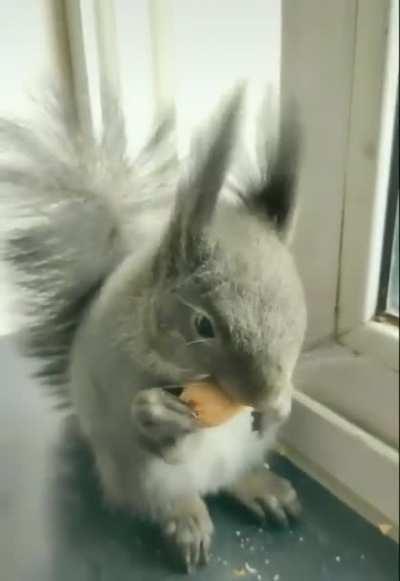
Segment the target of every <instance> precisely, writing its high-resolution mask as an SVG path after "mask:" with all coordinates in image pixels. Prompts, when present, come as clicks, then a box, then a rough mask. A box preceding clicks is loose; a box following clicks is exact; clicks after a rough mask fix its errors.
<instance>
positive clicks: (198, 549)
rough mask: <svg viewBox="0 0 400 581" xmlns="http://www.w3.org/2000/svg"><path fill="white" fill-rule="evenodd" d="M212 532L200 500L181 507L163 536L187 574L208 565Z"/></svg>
mask: <svg viewBox="0 0 400 581" xmlns="http://www.w3.org/2000/svg"><path fill="white" fill-rule="evenodd" d="M213 530H214V526H213V523H212V521H211V518H210V515H209V514H208V510H207V507H206V505H205V503H204V501H203V500H202V499H201V498H199V497H194V498H191V499H186V500H184V501H182V502H180V503H178V504H177V505H176V507H175V509H174V511H173V514H172V515H171V516H170V518H169V519H168V520H167V522H166V525H165V528H164V533H165V535H166V537H167V540H168V541H169V542H170V543H172V545H173V548H174V549H175V550H176V551H178V557H179V559H180V560H181V561H183V564H184V566H185V568H186V571H187V572H188V573H190V572H191V571H192V570H193V569H194V568H196V567H198V566H200V565H206V564H207V563H208V560H209V550H210V545H211V537H212V534H213Z"/></svg>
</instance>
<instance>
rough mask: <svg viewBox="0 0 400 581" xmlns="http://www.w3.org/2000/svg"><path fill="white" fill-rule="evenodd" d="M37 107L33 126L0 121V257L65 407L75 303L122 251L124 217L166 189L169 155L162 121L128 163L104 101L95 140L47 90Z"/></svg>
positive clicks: (43, 369)
mask: <svg viewBox="0 0 400 581" xmlns="http://www.w3.org/2000/svg"><path fill="white" fill-rule="evenodd" d="M45 109H46V115H45V118H44V121H45V122H44V123H41V124H40V129H32V128H30V127H28V126H26V125H21V124H19V123H17V122H13V121H9V120H0V213H1V214H2V215H3V217H4V216H5V215H6V216H7V219H6V220H5V223H6V227H7V233H6V244H5V259H6V261H8V262H9V263H10V264H11V265H12V267H13V272H14V273H15V280H16V282H17V285H18V287H19V288H20V289H21V290H22V291H23V292H22V299H23V310H24V314H25V315H26V316H27V325H26V333H25V334H24V341H23V345H24V349H25V352H26V353H27V354H29V355H31V356H34V357H35V358H37V359H38V360H39V361H40V368H39V372H38V375H39V376H40V377H41V378H42V380H43V381H44V382H45V383H46V384H48V385H51V386H53V387H54V391H55V392H56V393H57V394H58V395H59V400H58V401H59V403H60V404H61V405H64V404H67V405H68V390H67V389H66V386H67V384H68V367H69V353H70V349H71V345H72V342H73V339H74V335H75V332H76V330H77V327H78V325H79V322H80V321H81V318H82V316H83V313H84V311H85V308H86V307H87V305H88V303H89V302H90V301H91V299H92V298H93V296H94V294H95V293H96V292H97V290H98V289H99V287H100V286H101V285H102V283H103V281H104V280H105V279H106V278H107V276H108V275H109V273H110V272H111V271H112V270H113V269H114V268H115V267H116V265H117V264H118V263H119V262H120V260H121V259H122V257H123V256H124V255H125V254H126V252H127V243H126V238H127V232H129V231H130V230H129V229H130V228H131V226H132V225H131V224H128V221H127V218H126V217H127V216H129V219H130V220H132V218H131V217H132V216H133V215H134V214H135V212H136V210H137V208H138V207H139V206H141V205H142V204H147V203H156V202H157V201H159V200H160V199H161V198H162V197H163V196H166V195H168V193H170V192H171V187H169V188H168V186H167V184H169V185H170V184H171V180H173V175H174V173H175V158H174V155H173V154H172V155H171V149H170V148H169V147H168V146H166V144H168V139H167V137H168V136H169V134H170V129H171V126H170V123H169V122H168V121H167V122H164V123H162V124H161V125H160V127H159V128H158V129H157V130H156V132H155V133H154V135H153V137H152V138H151V140H150V141H149V143H148V144H147V146H146V147H145V148H144V150H143V151H142V152H141V154H140V156H139V159H137V160H136V162H134V163H131V162H130V161H129V160H128V159H127V158H126V153H125V151H126V144H125V134H124V128H123V120H122V116H121V115H120V113H119V109H118V107H117V106H116V105H115V104H113V103H112V102H111V101H110V104H109V107H108V110H107V111H106V114H105V116H104V119H103V121H104V123H103V127H104V128H103V132H102V135H101V136H100V137H99V138H98V139H96V140H94V139H91V138H89V137H88V136H86V135H83V133H82V132H81V131H80V128H79V126H78V123H77V120H76V115H75V109H74V107H73V105H72V103H71V102H66V101H64V100H63V99H61V98H60V97H59V95H57V94H55V93H54V92H52V94H51V96H50V98H49V99H47V100H46V108H45ZM42 121H43V120H42Z"/></svg>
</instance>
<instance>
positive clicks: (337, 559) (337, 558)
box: [335, 555, 342, 563]
mask: <svg viewBox="0 0 400 581" xmlns="http://www.w3.org/2000/svg"><path fill="white" fill-rule="evenodd" d="M335 560H336V562H337V563H340V562H341V560H342V558H341V557H339V555H337V556H336V557H335Z"/></svg>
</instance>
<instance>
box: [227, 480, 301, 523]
mask: <svg viewBox="0 0 400 581" xmlns="http://www.w3.org/2000/svg"><path fill="white" fill-rule="evenodd" d="M229 493H230V494H231V495H232V496H233V497H234V498H236V499H237V500H238V501H239V502H240V503H241V504H242V505H243V506H245V507H246V508H248V509H249V510H250V511H251V512H252V513H253V514H254V515H255V516H256V517H258V518H259V519H261V520H265V519H272V520H273V521H275V522H276V523H277V524H279V525H282V526H288V524H289V518H293V519H297V518H298V517H299V516H300V514H301V504H300V501H299V499H298V496H297V493H296V491H295V489H294V488H293V486H292V485H291V484H290V482H289V481H288V480H286V479H285V478H281V477H280V476H277V475H276V474H274V473H273V472H270V471H269V470H263V469H259V470H254V471H253V472H250V473H249V474H246V475H245V476H243V477H242V478H241V479H240V480H239V481H238V482H237V483H236V484H235V485H234V486H233V487H232V488H231V489H230V490H229Z"/></svg>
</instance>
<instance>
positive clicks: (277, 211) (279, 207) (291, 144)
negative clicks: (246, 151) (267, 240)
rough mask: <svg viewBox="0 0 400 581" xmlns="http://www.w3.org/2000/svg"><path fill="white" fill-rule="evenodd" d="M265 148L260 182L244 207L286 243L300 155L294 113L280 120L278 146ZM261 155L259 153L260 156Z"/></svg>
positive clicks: (298, 133)
mask: <svg viewBox="0 0 400 581" xmlns="http://www.w3.org/2000/svg"><path fill="white" fill-rule="evenodd" d="M268 149H269V147H268V145H267V143H266V142H265V144H264V156H265V159H264V160H260V162H261V168H265V167H266V170H265V169H262V173H261V180H260V181H258V183H254V184H253V186H252V188H251V191H249V192H248V193H247V195H246V203H247V204H248V206H249V207H250V208H251V209H252V210H253V211H255V212H256V213H257V214H258V215H260V216H263V217H265V218H266V219H267V220H268V221H269V222H270V223H272V224H273V225H274V226H275V228H276V231H277V233H278V235H279V237H280V238H281V239H282V240H284V241H289V239H290V237H291V234H292V230H293V223H294V216H295V209H296V186H297V174H298V166H299V153H300V129H299V125H298V123H297V119H296V117H295V115H294V112H293V111H291V112H290V114H289V113H288V114H287V116H285V117H284V118H283V121H282V123H281V127H280V132H279V139H278V140H277V145H276V146H275V148H272V152H271V151H268ZM259 155H260V152H259ZM269 156H270V159H269V160H268V157H269Z"/></svg>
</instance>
